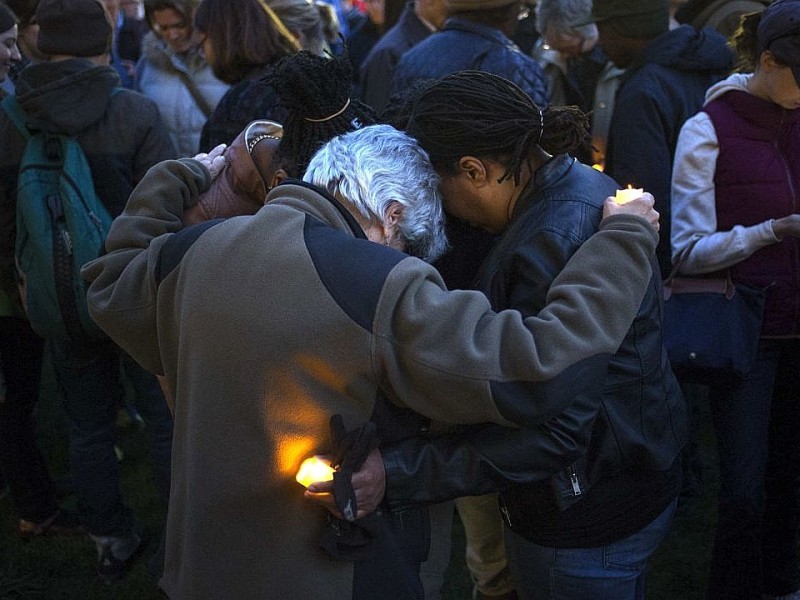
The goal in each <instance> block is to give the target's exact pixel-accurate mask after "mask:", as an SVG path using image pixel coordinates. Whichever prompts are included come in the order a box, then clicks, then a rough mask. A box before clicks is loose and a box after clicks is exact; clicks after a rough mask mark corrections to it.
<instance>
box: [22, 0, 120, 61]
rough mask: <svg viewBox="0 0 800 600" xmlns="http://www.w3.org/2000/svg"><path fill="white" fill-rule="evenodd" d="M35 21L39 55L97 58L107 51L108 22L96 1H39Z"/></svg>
mask: <svg viewBox="0 0 800 600" xmlns="http://www.w3.org/2000/svg"><path fill="white" fill-rule="evenodd" d="M36 22H37V23H38V24H39V39H38V40H37V42H36V45H37V47H38V48H39V51H40V52H41V53H42V54H47V55H53V54H63V55H65V56H99V55H100V54H105V53H106V52H108V51H109V50H110V49H111V34H112V28H111V21H110V18H109V16H108V13H107V12H106V9H105V7H104V6H103V4H102V3H101V2H100V1H99V0H41V2H39V6H38V7H37V8H36Z"/></svg>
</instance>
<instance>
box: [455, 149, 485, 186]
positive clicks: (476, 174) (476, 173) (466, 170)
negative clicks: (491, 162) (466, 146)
mask: <svg viewBox="0 0 800 600" xmlns="http://www.w3.org/2000/svg"><path fill="white" fill-rule="evenodd" d="M458 170H459V171H460V172H461V173H463V174H465V175H466V176H467V178H469V180H470V181H471V182H472V183H473V184H475V185H482V184H483V183H484V182H485V181H486V177H487V169H486V165H485V164H484V163H483V161H482V160H481V159H479V158H476V157H474V156H462V157H461V158H460V159H458Z"/></svg>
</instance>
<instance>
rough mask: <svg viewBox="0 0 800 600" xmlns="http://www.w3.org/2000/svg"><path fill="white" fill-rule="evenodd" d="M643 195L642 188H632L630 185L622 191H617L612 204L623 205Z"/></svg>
mask: <svg viewBox="0 0 800 600" xmlns="http://www.w3.org/2000/svg"><path fill="white" fill-rule="evenodd" d="M643 193H644V190H643V189H642V188H634V187H633V186H632V185H631V184H628V187H627V188H626V189H624V190H617V195H616V196H614V202H616V203H617V204H625V203H626V202H630V201H631V200H634V199H635V198H638V197H639V196H641V195H642V194H643Z"/></svg>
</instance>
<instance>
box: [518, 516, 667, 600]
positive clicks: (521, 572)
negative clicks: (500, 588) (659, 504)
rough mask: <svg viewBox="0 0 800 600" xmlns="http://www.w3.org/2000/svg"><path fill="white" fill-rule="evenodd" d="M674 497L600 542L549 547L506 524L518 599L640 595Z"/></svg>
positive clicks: (635, 599) (599, 599) (640, 598)
mask: <svg viewBox="0 0 800 600" xmlns="http://www.w3.org/2000/svg"><path fill="white" fill-rule="evenodd" d="M676 505H677V500H673V501H672V502H671V503H670V505H669V506H668V507H667V508H666V510H664V511H663V512H662V513H661V514H660V515H659V516H658V517H656V518H655V519H654V520H653V521H652V522H651V523H650V524H649V525H647V526H645V527H644V528H642V529H641V530H639V531H638V532H636V533H634V534H633V535H631V536H628V537H626V538H624V539H622V540H619V541H617V542H614V543H612V544H608V545H606V546H602V547H599V548H549V547H545V546H539V545H537V544H534V543H532V542H529V541H528V540H526V539H525V538H523V537H521V536H519V535H517V534H516V533H514V532H513V531H511V530H510V529H506V546H507V547H508V554H509V561H510V564H511V570H512V572H513V573H514V576H515V578H516V581H517V593H518V594H519V597H520V598H521V599H523V600H644V579H645V569H646V567H647V561H648V560H649V559H650V557H651V556H652V555H653V553H654V552H655V551H656V549H657V548H658V546H659V545H660V544H661V542H662V541H663V540H664V538H665V537H666V535H667V531H668V530H669V526H670V523H672V516H673V515H674V514H675V506H676Z"/></svg>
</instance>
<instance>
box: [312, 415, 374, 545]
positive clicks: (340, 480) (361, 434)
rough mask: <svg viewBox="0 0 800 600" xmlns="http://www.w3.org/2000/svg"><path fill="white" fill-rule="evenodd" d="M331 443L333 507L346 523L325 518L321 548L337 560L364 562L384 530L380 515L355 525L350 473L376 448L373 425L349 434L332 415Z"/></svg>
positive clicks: (372, 515) (356, 509)
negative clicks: (326, 521) (326, 524)
mask: <svg viewBox="0 0 800 600" xmlns="http://www.w3.org/2000/svg"><path fill="white" fill-rule="evenodd" d="M330 427H331V437H332V439H333V460H332V461H331V466H333V467H336V468H337V470H336V472H335V473H334V474H333V497H334V500H335V502H336V507H337V508H338V509H339V511H340V512H341V513H342V515H344V517H345V519H346V520H342V519H337V518H335V517H334V516H333V515H330V514H329V515H328V527H327V529H326V530H325V533H324V534H323V535H322V540H321V542H320V545H321V546H322V548H324V549H325V551H326V552H328V554H330V555H331V556H333V557H334V558H338V559H340V560H364V559H367V558H369V557H370V556H372V554H373V551H374V548H375V544H374V541H375V540H376V538H378V537H379V535H380V534H381V531H382V530H383V529H384V528H385V524H384V523H383V522H382V518H381V515H380V513H379V512H376V513H373V514H371V515H367V516H366V517H364V518H363V519H359V520H358V521H356V514H357V512H358V505H357V503H356V494H355V491H354V490H353V482H352V477H353V473H354V472H356V471H358V469H360V468H361V465H362V464H364V460H366V458H367V455H368V454H369V453H370V452H371V451H372V450H373V449H375V448H377V447H378V441H379V440H378V431H377V428H376V427H375V423H373V422H371V421H368V422H367V423H365V424H364V425H362V426H361V427H359V428H357V429H354V430H352V431H349V432H347V431H345V427H344V420H343V419H342V415H339V414H337V415H333V416H332V417H331V421H330Z"/></svg>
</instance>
